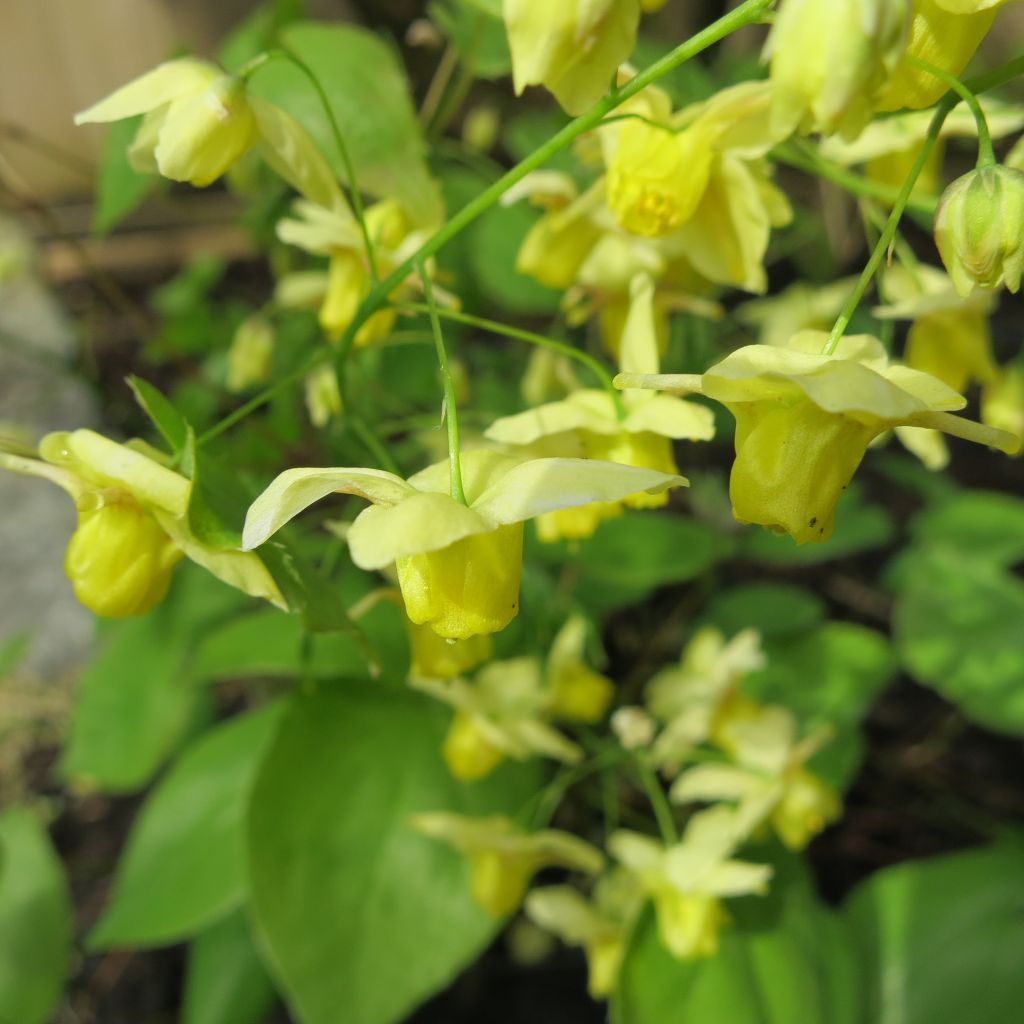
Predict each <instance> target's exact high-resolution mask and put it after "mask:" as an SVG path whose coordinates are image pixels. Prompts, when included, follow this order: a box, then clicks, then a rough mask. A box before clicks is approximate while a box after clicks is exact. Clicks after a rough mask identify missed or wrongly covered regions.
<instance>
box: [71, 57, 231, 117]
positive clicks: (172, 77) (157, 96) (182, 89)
mask: <svg viewBox="0 0 1024 1024" xmlns="http://www.w3.org/2000/svg"><path fill="white" fill-rule="evenodd" d="M222 74H223V72H222V71H221V70H220V69H219V68H218V67H216V65H214V64H210V63H209V62H208V61H205V60H194V59H192V58H191V57H183V58H181V60H169V61H167V62H166V63H164V64H160V65H158V66H157V67H155V68H153V70H152V71H147V72H146V73H145V74H144V75H140V76H139V77H138V78H136V79H133V80H132V81H131V82H129V83H128V84H127V85H123V86H121V88H120V89H118V90H116V91H115V92H112V93H111V94H110V95H109V96H108V97H107V98H106V99H102V100H100V101H99V103H94V104H93V105H92V106H91V107H89V108H88V109H87V110H83V111H82V112H81V113H80V114H75V124H92V123H95V122H102V121H120V120H121V119H122V118H125V117H134V116H135V115H136V114H145V113H146V112H147V111H150V110H153V109H154V108H155V107H159V106H162V105H163V104H164V103H169V102H170V101H171V100H173V99H176V98H177V97H179V96H183V95H184V94H185V93H190V92H199V91H200V90H202V89H205V88H206V87H207V86H208V85H209V84H210V83H211V82H212V81H214V80H215V79H216V78H218V77H220V76H221V75H222Z"/></svg>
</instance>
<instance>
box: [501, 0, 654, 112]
mask: <svg viewBox="0 0 1024 1024" xmlns="http://www.w3.org/2000/svg"><path fill="white" fill-rule="evenodd" d="M502 13H503V14H504V18H505V27H506V29H507V30H508V44H509V49H510V50H511V52H512V80H513V83H514V85H515V91H516V95H517V96H518V95H520V94H521V93H522V91H523V89H525V88H526V86H528V85H543V86H544V87H545V88H546V89H547V90H548V91H549V92H551V93H552V94H553V95H554V97H555V99H557V100H558V102H559V103H560V104H561V105H562V106H563V107H564V108H565V110H566V111H568V112H569V113H570V114H582V113H583V111H584V110H586V109H587V107H589V106H591V105H593V104H594V103H595V102H596V101H597V100H599V99H600V98H601V96H603V95H604V94H605V93H606V92H607V91H608V86H609V83H610V82H611V81H612V78H613V77H614V75H615V72H616V70H617V69H618V67H619V65H620V64H621V63H622V62H623V61H624V60H626V59H627V58H628V57H629V55H630V53H632V51H633V47H634V45H635V44H636V30H637V25H638V24H639V21H640V3H639V0H580V2H579V3H575V2H574V3H551V2H549V0H504V5H503V8H502Z"/></svg>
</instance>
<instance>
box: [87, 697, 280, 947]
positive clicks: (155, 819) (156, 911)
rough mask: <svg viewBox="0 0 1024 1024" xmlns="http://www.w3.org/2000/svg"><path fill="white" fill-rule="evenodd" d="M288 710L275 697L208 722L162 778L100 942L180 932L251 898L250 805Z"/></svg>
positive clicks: (124, 864) (146, 940) (143, 940)
mask: <svg viewBox="0 0 1024 1024" xmlns="http://www.w3.org/2000/svg"><path fill="white" fill-rule="evenodd" d="M280 710H281V708H280V705H270V706H268V707H265V708H262V709H261V710H259V711H256V712H251V713H249V714H246V715H243V716H241V717H239V718H234V719H232V720H231V721H229V722H227V723H226V724H225V725H222V726H220V727H218V728H216V729H214V730H212V731H211V732H208V733H207V734H206V735H205V736H203V737H202V738H201V739H199V740H198V741H197V742H196V743H195V744H193V745H192V746H191V747H189V749H188V750H186V751H185V752H184V753H183V754H182V755H181V757H180V758H179V759H178V761H177V762H176V763H175V764H174V766H173V767H172V768H171V770H170V771H169V772H168V773H167V775H166V776H165V777H164V778H163V779H162V780H161V781H160V784H159V785H158V786H157V787H156V789H155V790H154V791H153V793H152V794H151V795H150V797H149V799H148V800H147V801H146V803H145V805H144V807H143V808H142V811H141V812H140V814H139V817H138V819H137V820H136V822H135V825H134V827H133V829H132V833H131V835H130V836H129V838H128V845H127V848H126V849H125V851H124V853H123V854H122V856H121V861H120V863H119V864H118V866H117V874H116V876H115V879H114V893H113V896H112V898H111V902H110V905H109V906H108V907H107V910H106V913H105V914H104V915H103V917H102V918H100V921H99V923H98V924H97V925H96V927H95V929H94V930H93V932H92V934H91V935H90V937H89V944H90V945H91V946H92V947H93V948H95V949H104V948H109V947H111V946H153V945H166V944H167V943H171V942H177V941H180V940H181V939H183V938H187V937H189V936H192V935H195V934H196V933H197V932H199V931H201V930H202V929H203V928H206V927H207V926H208V925H210V924H212V923H213V922H215V921H217V920H218V919H220V918H221V917H223V916H224V915H225V914H226V913H228V911H230V910H233V909H235V908H236V907H238V906H239V905H240V904H241V903H242V901H243V900H244V899H245V893H246V876H245V844H244V838H243V821H244V818H245V809H246V805H247V801H248V798H249V791H250V789H251V787H252V781H253V778H254V776H255V774H256V769H257V767H258V765H259V762H260V760H261V758H262V757H263V755H264V753H265V751H266V749H267V747H268V745H269V743H270V740H271V738H272V736H273V733H274V729H275V728H276V726H277V722H278V718H279V713H280Z"/></svg>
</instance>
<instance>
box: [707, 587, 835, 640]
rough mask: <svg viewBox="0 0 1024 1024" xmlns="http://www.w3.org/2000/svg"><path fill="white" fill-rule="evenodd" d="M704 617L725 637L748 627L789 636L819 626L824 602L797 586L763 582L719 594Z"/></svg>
mask: <svg viewBox="0 0 1024 1024" xmlns="http://www.w3.org/2000/svg"><path fill="white" fill-rule="evenodd" d="M703 618H704V619H705V620H706V621H707V622H710V623H713V624H714V625H716V626H718V628H719V629H721V630H723V631H724V632H725V634H726V635H727V636H732V635H733V634H734V633H738V632H739V631H740V630H741V629H748V628H749V629H756V630H758V631H759V632H760V633H761V635H762V636H792V635H793V634H794V633H802V632H805V631H806V630H808V629H810V628H811V627H812V626H816V625H818V623H820V622H821V620H822V619H824V618H825V603H824V601H822V600H821V598H820V597H818V595H817V594H815V593H813V592H812V591H810V590H805V589H804V588H803V587H798V586H796V584H793V583H773V582H769V581H767V580H763V581H759V582H756V583H743V584H741V585H740V586H737V587H729V588H728V589H726V590H721V591H719V592H718V593H717V594H716V595H715V596H714V597H713V598H712V599H711V601H710V603H709V604H708V607H707V609H706V610H705V612H704V616H703Z"/></svg>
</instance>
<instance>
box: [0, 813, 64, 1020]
mask: <svg viewBox="0 0 1024 1024" xmlns="http://www.w3.org/2000/svg"><path fill="white" fill-rule="evenodd" d="M71 925H72V922H71V902H70V899H69V896H68V890H67V884H66V883H65V881H64V871H63V869H62V867H61V863H60V860H59V859H58V857H57V854H56V852H55V851H54V849H53V847H52V846H51V845H50V838H49V836H48V835H47V834H46V829H44V828H43V826H42V825H41V824H40V823H39V821H38V820H37V819H36V817H35V815H33V814H32V813H31V812H30V811H28V810H26V809H25V808H23V807H11V808H8V809H7V810H6V811H4V812H3V814H0V1021H2V1022H3V1024H44V1022H45V1021H48V1020H50V1019H51V1017H50V1014H51V1011H52V1010H53V1008H54V1005H55V1004H56V1002H57V999H58V997H59V995H60V991H61V988H62V987H63V985H64V976H65V974H66V973H67V969H68V960H69V958H70V955H71Z"/></svg>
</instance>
